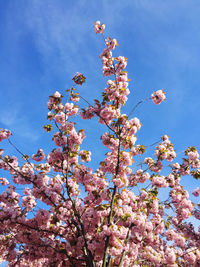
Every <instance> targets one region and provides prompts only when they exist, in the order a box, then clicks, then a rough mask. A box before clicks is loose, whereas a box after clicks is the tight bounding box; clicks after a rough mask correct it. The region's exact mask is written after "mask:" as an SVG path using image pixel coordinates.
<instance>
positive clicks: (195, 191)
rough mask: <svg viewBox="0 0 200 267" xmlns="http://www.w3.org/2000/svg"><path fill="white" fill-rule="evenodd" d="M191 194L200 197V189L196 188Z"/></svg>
mask: <svg viewBox="0 0 200 267" xmlns="http://www.w3.org/2000/svg"><path fill="white" fill-rule="evenodd" d="M192 194H193V195H194V196H195V197H198V196H199V195H200V188H199V187H197V188H196V189H195V190H194V191H193V192H192Z"/></svg>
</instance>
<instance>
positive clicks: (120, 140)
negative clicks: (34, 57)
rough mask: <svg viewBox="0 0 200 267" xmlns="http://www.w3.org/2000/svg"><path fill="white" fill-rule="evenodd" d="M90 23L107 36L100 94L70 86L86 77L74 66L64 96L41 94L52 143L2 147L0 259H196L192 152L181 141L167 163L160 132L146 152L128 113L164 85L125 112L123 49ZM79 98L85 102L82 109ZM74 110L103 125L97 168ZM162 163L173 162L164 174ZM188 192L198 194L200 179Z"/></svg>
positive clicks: (106, 262)
mask: <svg viewBox="0 0 200 267" xmlns="http://www.w3.org/2000/svg"><path fill="white" fill-rule="evenodd" d="M94 27H95V32H96V33H97V34H101V35H102V36H103V39H104V42H105V49H104V50H103V52H102V54H101V55H100V58H101V60H102V65H103V75H104V76H109V77H111V78H110V79H109V80H108V81H107V86H106V88H105V89H104V91H103V93H102V99H101V100H95V101H94V104H90V103H88V102H87V100H85V99H84V97H83V96H81V95H80V94H79V92H78V90H77V86H78V85H83V83H84V82H85V80H86V78H85V77H84V75H82V74H80V73H76V75H75V76H74V78H73V82H74V85H73V86H72V87H71V88H70V89H68V90H66V92H64V93H63V95H61V93H60V92H55V93H54V94H53V95H51V96H50V97H49V101H48V103H47V107H48V110H49V112H48V116H47V118H48V120H49V124H47V125H45V126H44V130H45V131H46V132H50V133H51V132H53V139H52V140H53V142H54V143H55V148H54V149H53V150H52V151H51V152H50V153H49V154H47V155H45V152H44V151H43V149H42V148H40V149H39V150H38V151H37V153H36V154H33V155H32V157H29V156H28V155H24V154H23V153H22V152H21V151H19V150H18V149H17V148H16V150H18V152H19V153H20V154H21V155H20V156H22V158H23V163H22V164H20V162H19V159H18V158H17V157H16V156H9V155H6V154H5V152H4V151H3V150H2V149H1V150H0V168H1V169H2V170H3V171H4V173H5V172H7V173H9V177H10V178H8V177H7V178H5V177H1V178H0V183H1V187H4V188H5V190H4V191H3V193H1V194H0V258H1V260H2V261H8V263H9V266H23V267H24V266H32V267H33V266H37V267H39V266H60V267H61V266H88V267H100V266H102V267H111V266H120V267H122V266H124V267H127V266H131V267H139V266H169V267H175V266H196V267H197V266H200V227H199V229H196V228H195V227H194V225H192V223H191V220H189V219H190V218H191V217H192V218H196V219H197V220H199V219H200V210H199V207H200V204H197V203H196V204H195V203H193V202H191V200H189V194H188V191H187V190H186V189H184V188H183V186H182V185H181V177H182V176H185V175H190V176H191V179H193V178H194V179H199V178H200V169H199V168H200V159H199V154H198V152H197V150H196V148H195V147H188V148H187V149H186V150H185V157H184V158H183V161H182V162H181V163H177V162H175V159H176V152H175V150H174V147H173V144H172V143H171V141H170V139H169V137H168V136H167V135H164V136H162V137H161V139H160V141H159V142H158V143H157V144H154V145H155V155H153V156H152V157H148V156H146V151H145V150H146V148H145V146H144V145H139V144H137V145H136V140H137V132H138V131H139V130H140V128H141V123H140V120H139V119H138V118H136V117H134V116H133V115H134V110H135V108H136V107H137V106H138V105H139V104H141V103H142V102H144V101H146V100H149V99H150V100H152V101H153V103H154V104H156V105H158V104H160V103H161V102H162V101H165V98H166V96H165V93H164V91H163V90H157V91H155V92H153V93H152V95H151V97H149V98H147V99H145V100H142V101H140V102H139V103H138V104H137V105H136V106H135V107H134V108H133V109H132V110H131V111H130V112H129V115H126V114H123V113H122V109H121V108H122V106H124V105H125V104H126V101H127V96H128V95H129V93H130V91H129V89H128V83H129V79H128V74H127V72H126V71H125V68H126V65H127V58H125V57H123V56H118V57H113V55H112V51H113V50H114V49H115V47H116V46H118V42H117V40H116V39H111V38H105V37H104V29H105V25H104V24H101V23H100V22H99V21H97V22H96V23H95V24H94ZM65 97H66V98H67V99H68V100H67V101H65V100H64V99H65ZM80 99H82V100H83V101H86V103H87V104H88V106H87V107H86V108H84V109H80V107H79V105H78V102H79V100H80ZM75 117H79V118H80V119H82V120H89V119H92V118H94V117H96V118H97V119H98V122H99V123H100V124H103V125H104V127H105V132H103V133H102V136H101V142H102V144H103V146H105V147H106V148H107V153H106V154H105V158H104V159H103V160H102V161H101V162H100V163H99V167H98V169H96V170H92V169H91V168H89V167H88V166H87V163H88V162H89V161H91V157H92V154H91V151H87V150H85V149H84V148H82V142H83V140H84V138H85V137H86V136H85V132H84V130H83V129H81V130H77V128H76V125H75V122H74V118H75ZM11 135H12V134H11V132H10V131H9V130H6V129H2V130H1V131H0V141H3V140H4V139H7V141H8V142H9V143H10V145H12V146H14V144H13V143H12V138H11ZM14 147H15V146H14ZM138 155H142V158H143V160H142V162H141V164H140V165H139V167H138V165H136V164H135V163H134V159H136V158H137V156H138ZM19 158H20V157H19ZM172 161H173V162H172ZM165 162H171V163H170V169H169V171H168V173H167V174H166V170H165V171H164V163H165ZM134 164H135V166H134V171H133V168H132V166H133V165H134ZM162 173H165V174H162ZM19 185H20V186H22V187H23V193H18V192H19V191H18V190H17V189H18V186H19ZM135 188H138V190H139V193H138V194H137V193H136V191H135V190H134V189H135ZM163 188H165V190H166V192H167V194H168V198H167V199H164V200H163V199H162V197H161V194H160V192H161V191H162V190H163ZM20 192H21V191H20ZM83 192H84V193H83ZM193 194H194V196H196V197H199V195H200V188H196V189H195V190H194V192H193ZM41 206H42V208H41Z"/></svg>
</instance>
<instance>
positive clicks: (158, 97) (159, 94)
mask: <svg viewBox="0 0 200 267" xmlns="http://www.w3.org/2000/svg"><path fill="white" fill-rule="evenodd" d="M151 98H152V100H153V103H154V104H155V105H158V104H160V103H161V102H162V101H165V99H166V96H165V92H163V90H158V91H156V92H153V94H152V95H151Z"/></svg>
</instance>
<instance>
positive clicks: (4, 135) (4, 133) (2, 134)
mask: <svg viewBox="0 0 200 267" xmlns="http://www.w3.org/2000/svg"><path fill="white" fill-rule="evenodd" d="M10 135H11V131H9V130H7V129H5V130H4V129H0V142H1V141H2V140H4V139H8V138H9V137H10Z"/></svg>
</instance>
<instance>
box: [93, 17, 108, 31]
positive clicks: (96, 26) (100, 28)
mask: <svg viewBox="0 0 200 267" xmlns="http://www.w3.org/2000/svg"><path fill="white" fill-rule="evenodd" d="M105 27H106V25H105V24H100V21H99V20H98V21H96V22H95V23H94V31H95V32H96V33H103V31H104V29H105Z"/></svg>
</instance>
